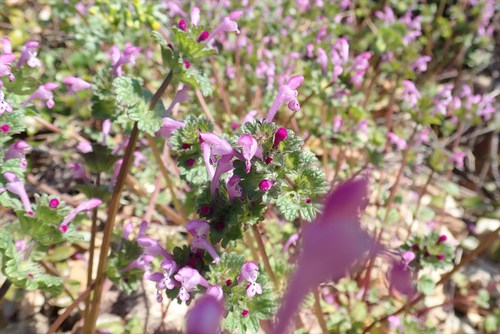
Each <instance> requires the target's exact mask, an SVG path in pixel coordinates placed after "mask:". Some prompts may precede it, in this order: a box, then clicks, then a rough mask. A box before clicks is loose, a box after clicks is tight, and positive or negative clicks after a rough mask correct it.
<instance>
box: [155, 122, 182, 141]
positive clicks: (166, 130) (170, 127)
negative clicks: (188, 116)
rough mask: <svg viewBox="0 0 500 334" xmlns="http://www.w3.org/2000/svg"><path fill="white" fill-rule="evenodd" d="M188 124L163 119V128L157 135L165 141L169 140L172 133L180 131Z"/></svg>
mask: <svg viewBox="0 0 500 334" xmlns="http://www.w3.org/2000/svg"><path fill="white" fill-rule="evenodd" d="M185 125H186V124H184V122H180V121H176V120H174V119H172V118H169V117H165V118H163V126H162V127H161V128H160V130H158V131H157V132H156V133H155V135H156V136H160V137H163V138H165V139H168V138H170V137H171V136H172V133H173V132H174V131H175V130H177V129H179V128H182V127H184V126H185Z"/></svg>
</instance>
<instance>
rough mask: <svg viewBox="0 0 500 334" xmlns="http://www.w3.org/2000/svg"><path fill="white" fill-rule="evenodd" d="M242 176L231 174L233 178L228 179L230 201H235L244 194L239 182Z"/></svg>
mask: <svg viewBox="0 0 500 334" xmlns="http://www.w3.org/2000/svg"><path fill="white" fill-rule="evenodd" d="M240 181H241V178H240V177H239V176H237V175H233V176H231V178H230V179H229V180H228V181H227V185H226V186H227V192H228V194H229V201H230V202H233V200H234V199H235V198H239V197H241V196H242V195H243V192H242V189H241V186H240V185H239V182H240Z"/></svg>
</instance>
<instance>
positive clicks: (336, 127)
mask: <svg viewBox="0 0 500 334" xmlns="http://www.w3.org/2000/svg"><path fill="white" fill-rule="evenodd" d="M342 125H344V120H343V119H342V117H340V116H339V115H335V117H334V118H333V127H332V129H333V132H340V129H341V128H342Z"/></svg>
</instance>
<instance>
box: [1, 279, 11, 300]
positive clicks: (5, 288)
mask: <svg viewBox="0 0 500 334" xmlns="http://www.w3.org/2000/svg"><path fill="white" fill-rule="evenodd" d="M11 285H12V282H11V281H9V279H6V280H5V282H3V284H2V286H1V287H0V300H2V299H3V297H5V295H6V294H7V292H8V291H9V289H10V286H11Z"/></svg>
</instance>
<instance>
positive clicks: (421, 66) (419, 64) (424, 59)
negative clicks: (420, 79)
mask: <svg viewBox="0 0 500 334" xmlns="http://www.w3.org/2000/svg"><path fill="white" fill-rule="evenodd" d="M431 59H432V58H431V57H429V56H420V57H418V58H417V59H416V60H415V61H414V62H413V64H412V65H411V68H412V69H413V70H414V71H415V72H417V73H422V72H425V71H427V63H428V62H430V61H431Z"/></svg>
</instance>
